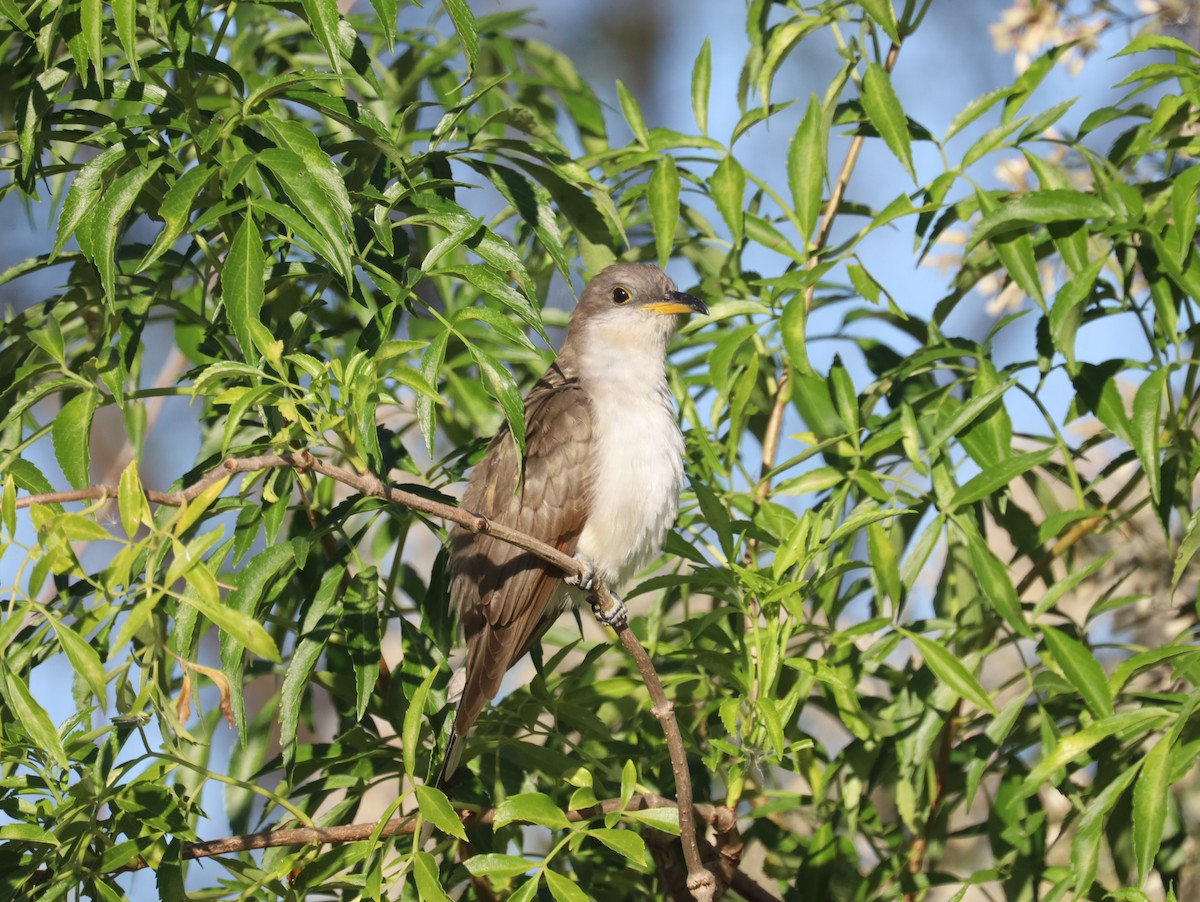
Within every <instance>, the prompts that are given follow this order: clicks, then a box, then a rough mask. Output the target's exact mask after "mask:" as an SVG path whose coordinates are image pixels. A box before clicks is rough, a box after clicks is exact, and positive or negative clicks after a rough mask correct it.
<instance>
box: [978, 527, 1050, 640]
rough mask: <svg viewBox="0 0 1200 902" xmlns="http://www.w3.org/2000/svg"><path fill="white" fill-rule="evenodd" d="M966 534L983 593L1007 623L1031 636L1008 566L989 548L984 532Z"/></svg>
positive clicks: (1023, 633) (1031, 632)
mask: <svg viewBox="0 0 1200 902" xmlns="http://www.w3.org/2000/svg"><path fill="white" fill-rule="evenodd" d="M965 535H966V538H967V554H968V555H969V557H970V559H971V570H972V571H973V573H974V576H975V580H976V582H978V583H979V588H980V589H981V590H982V591H983V594H984V596H985V597H986V598H987V599H988V601H990V602H991V603H992V607H993V608H995V609H996V613H997V614H999V615H1000V616H1001V617H1002V618H1004V622H1005V623H1007V624H1008V625H1009V626H1010V627H1012V628H1013V629H1014V630H1016V631H1017V632H1018V633H1020V634H1021V635H1022V636H1025V637H1026V638H1029V639H1032V638H1033V630H1032V629H1031V628H1030V626H1029V623H1028V622H1027V621H1026V619H1025V612H1024V611H1023V610H1022V609H1021V601H1020V599H1019V598H1018V597H1017V590H1016V588H1015V587H1014V586H1013V583H1012V577H1011V575H1010V574H1009V572H1008V568H1007V567H1006V566H1004V564H1003V563H1002V562H1001V561H1000V559H999V558H998V557H996V555H995V554H994V553H993V552H992V550H991V549H990V548H988V546H987V545H986V544H985V543H984V541H983V537H982V536H980V535H979V534H978V533H976V532H974V531H969V532H966V533H965Z"/></svg>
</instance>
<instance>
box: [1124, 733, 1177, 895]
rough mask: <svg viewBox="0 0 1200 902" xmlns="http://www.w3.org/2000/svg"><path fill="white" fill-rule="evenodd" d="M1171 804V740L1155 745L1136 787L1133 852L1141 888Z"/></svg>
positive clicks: (1134, 789)
mask: <svg viewBox="0 0 1200 902" xmlns="http://www.w3.org/2000/svg"><path fill="white" fill-rule="evenodd" d="M1170 801H1171V737H1170V736H1164V737H1162V738H1161V739H1159V740H1158V742H1156V743H1155V745H1154V748H1152V749H1151V750H1150V752H1149V754H1147V755H1146V760H1145V763H1143V764H1142V772H1141V773H1140V774H1139V775H1138V779H1137V783H1135V784H1134V787H1133V850H1134V856H1135V857H1136V859H1137V872H1138V878H1137V879H1138V885H1139V886H1140V885H1141V884H1142V883H1144V882H1145V880H1146V877H1147V876H1149V874H1150V871H1151V870H1152V869H1153V867H1154V859H1155V858H1156V857H1158V849H1159V846H1160V845H1162V836H1163V826H1164V825H1165V824H1166V820H1167V810H1168V808H1169V807H1170Z"/></svg>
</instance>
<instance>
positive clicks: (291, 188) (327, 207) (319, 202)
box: [255, 0, 353, 283]
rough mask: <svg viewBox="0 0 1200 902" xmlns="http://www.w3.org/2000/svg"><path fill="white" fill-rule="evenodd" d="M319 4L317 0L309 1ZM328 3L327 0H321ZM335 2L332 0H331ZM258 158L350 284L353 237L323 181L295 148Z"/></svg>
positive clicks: (273, 149)
mask: <svg viewBox="0 0 1200 902" xmlns="http://www.w3.org/2000/svg"><path fill="white" fill-rule="evenodd" d="M308 2H310V3H315V2H317V0H308ZM321 2H324V0H321ZM331 2H332V0H331ZM255 161H256V162H257V163H259V164H261V165H263V166H265V167H266V168H267V169H269V170H270V171H271V173H272V174H273V175H274V176H275V178H277V179H278V180H279V184H280V185H281V186H282V187H283V191H284V193H285V194H286V195H287V198H288V200H289V201H291V203H292V205H293V206H294V207H295V209H296V210H297V211H299V212H300V214H301V215H302V217H303V218H304V219H305V220H307V223H310V224H311V225H312V226H314V227H316V229H317V231H318V232H319V233H320V235H321V237H322V239H323V243H322V244H323V246H322V247H317V248H314V250H317V251H320V252H323V253H328V254H330V255H331V256H330V259H329V262H330V263H331V264H332V265H333V266H334V267H335V268H336V269H337V271H338V273H339V274H340V275H341V276H342V278H343V280H344V281H346V282H347V283H350V282H352V281H353V276H352V274H351V263H350V250H351V247H350V236H349V234H348V233H347V231H346V229H345V227H344V225H343V223H342V219H341V215H340V214H339V211H338V209H337V207H336V206H335V205H334V203H333V201H332V200H330V197H329V194H328V193H327V192H326V190H325V186H324V184H323V183H322V180H321V179H319V178H318V177H317V176H316V175H315V174H314V173H313V172H311V171H309V167H308V166H307V165H305V162H304V158H303V157H301V156H300V155H299V154H298V153H296V152H295V151H292V150H287V149H285V148H282V147H271V148H268V149H266V150H263V151H260V152H259V153H258V154H257V155H256V156H255ZM256 203H257V204H258V205H259V206H261V207H263V209H267V210H271V209H272V208H270V207H267V206H265V205H264V204H263V203H262V201H256ZM285 222H286V224H287V225H288V227H289V228H293V229H294V228H295V223H294V222H293V221H292V220H291V219H290V218H289V219H288V220H285Z"/></svg>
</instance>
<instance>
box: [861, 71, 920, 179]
mask: <svg viewBox="0 0 1200 902" xmlns="http://www.w3.org/2000/svg"><path fill="white" fill-rule="evenodd" d="M862 106H863V112H865V113H866V114H867V118H868V119H870V120H871V124H872V125H873V126H875V130H876V131H877V132H879V134H880V136H881V137H882V138H883V140H884V143H886V144H887V146H888V148H889V149H890V150H891V152H892V153H893V154H895V155H896V159H898V160H899V161H900V163H901V164H902V165H903V166H904V169H905V171H906V172H907V173H908V174H909V175H910V176H911V177H912V178H913V180H914V181H915V180H916V178H917V173H916V170H915V169H913V161H912V145H911V139H910V137H909V134H908V119H907V117H906V116H905V115H904V109H903V108H902V107H901V106H900V98H899V97H898V96H896V89H895V88H893V87H892V78H891V76H890V75H888V73H887V70H886V69H884V68H883V66H881V65H879V63H871V64H870V65H869V66H867V71H866V74H864V75H863V80H862Z"/></svg>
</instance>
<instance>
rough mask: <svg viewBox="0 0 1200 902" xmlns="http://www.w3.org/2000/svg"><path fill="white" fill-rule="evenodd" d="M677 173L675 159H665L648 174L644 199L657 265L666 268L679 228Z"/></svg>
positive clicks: (667, 157) (665, 157)
mask: <svg viewBox="0 0 1200 902" xmlns="http://www.w3.org/2000/svg"><path fill="white" fill-rule="evenodd" d="M679 187H680V186H679V170H678V169H676V168H675V160H674V159H673V158H672V157H669V156H664V157H663V158H662V159H661V160H659V161H658V165H657V166H655V167H654V172H653V173H652V174H651V175H650V184H649V186H648V193H647V198H648V201H649V204H650V221H651V222H652V223H653V224H654V244H655V247H656V248H657V249H658V265H659V267H660V268H662V269H666V266H667V261H668V260H670V259H671V249H672V247H673V246H674V244H675V229H676V228H677V227H678V225H679Z"/></svg>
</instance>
